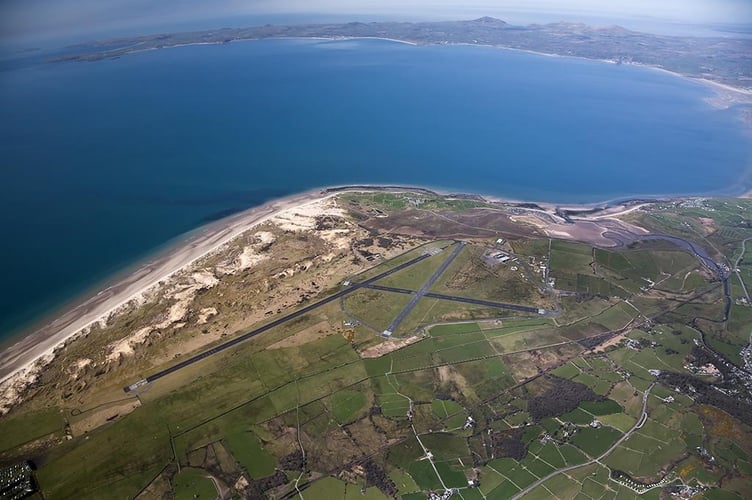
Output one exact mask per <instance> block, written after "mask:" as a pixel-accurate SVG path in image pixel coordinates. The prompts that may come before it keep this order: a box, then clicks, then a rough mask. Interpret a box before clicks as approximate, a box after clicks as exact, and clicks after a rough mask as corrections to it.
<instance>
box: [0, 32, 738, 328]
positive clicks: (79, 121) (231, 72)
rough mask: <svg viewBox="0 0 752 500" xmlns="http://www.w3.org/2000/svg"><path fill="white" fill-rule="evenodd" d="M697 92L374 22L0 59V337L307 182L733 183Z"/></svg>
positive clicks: (527, 189) (710, 188)
mask: <svg viewBox="0 0 752 500" xmlns="http://www.w3.org/2000/svg"><path fill="white" fill-rule="evenodd" d="M711 95H712V92H711V91H710V90H709V89H708V88H707V87H705V86H703V85H700V84H698V83H696V82H692V81H689V80H686V79H682V78H678V77H675V76H672V75H669V74H665V73H662V72H658V71H655V70H652V69H647V68H637V67H631V66H628V65H614V64H607V63H601V62H597V61H586V60H577V59H570V58H558V57H546V56H540V55H533V54H528V53H522V52H515V51H506V50H499V49H494V48H488V47H469V46H420V47H418V46H411V45H407V44H400V43H392V42H387V41H380V40H346V41H325V40H265V41H250V42H241V43H230V44H226V45H194V46H186V47H179V48H172V49H166V50H158V51H147V52H142V53H136V54H131V55H128V56H126V57H123V58H120V59H116V60H103V61H97V62H93V63H54V64H53V63H49V64H37V65H33V66H30V67H19V68H15V69H6V70H5V71H0V117H2V120H0V160H1V165H0V228H2V231H3V238H2V242H3V243H2V245H0V262H2V263H3V273H2V280H1V281H0V284H1V285H2V286H0V337H2V336H7V335H9V334H11V333H12V332H13V331H16V330H17V329H18V328H20V327H22V326H23V325H27V324H28V323H29V322H30V321H32V320H34V319H35V318H39V317H40V315H42V314H44V313H46V312H48V311H50V310H51V309H52V308H54V307H55V306H57V305H59V304H61V303H62V302H63V301H65V300H66V299H69V298H71V297H73V296H76V295H77V294H80V293H82V292H83V291H84V290H86V289H87V288H89V287H91V286H93V285H94V284H96V283H98V282H101V281H102V280H104V279H105V278H107V276H110V275H111V274H112V273H114V272H116V271H117V270H119V269H122V268H123V267H124V266H127V265H129V264H132V263H133V262H135V261H137V260H139V259H142V258H144V257H146V256H147V255H149V253H150V252H153V251H154V250H155V249H156V248H158V247H160V246H161V245H164V244H165V243H166V242H168V241H170V240H171V239H172V238H176V237H178V236H179V235H181V234H184V233H185V232H187V231H190V230H192V229H195V228H196V227H198V226H201V225H202V224H205V223H206V222H208V221H210V220H213V219H215V218H217V217H221V216H223V215H226V214H228V213H232V212H233V211H238V210H242V209H245V208H249V207H252V206H256V205H259V204H262V203H263V202H265V201H267V200H269V199H272V198H276V197H280V196H284V195H288V194H292V193H296V192H300V191H304V190H308V189H311V188H315V187H320V186H329V185H343V184H402V185H419V186H426V187H432V188H436V189H442V190H447V191H453V192H477V193H481V194H488V195H495V196H503V197H509V198H515V199H524V200H541V201H553V202H562V203H586V202H596V201H603V200H610V199H617V198H626V197H631V196H651V195H652V196H655V195H665V194H713V193H716V194H718V193H720V194H738V193H739V192H741V191H743V190H744V189H745V188H746V187H747V186H748V181H749V170H750V165H751V163H752V162H751V155H750V152H751V149H750V139H749V136H748V135H746V134H747V132H745V131H744V130H743V129H742V126H741V124H740V122H739V121H738V120H737V119H736V116H735V113H734V110H717V109H714V108H712V107H711V106H710V105H708V104H707V103H706V102H705V101H704V98H706V97H709V96H711Z"/></svg>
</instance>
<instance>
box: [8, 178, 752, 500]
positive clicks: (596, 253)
mask: <svg viewBox="0 0 752 500" xmlns="http://www.w3.org/2000/svg"><path fill="white" fill-rule="evenodd" d="M748 241H752V202H750V200H749V199H744V198H728V199H721V198H718V199H713V198H676V199H666V200H651V201H640V200H635V201H628V202H624V203H622V204H618V205H615V206H608V207H605V206H590V207H575V206H572V207H568V208H562V207H557V206H552V205H545V204H540V203H539V204H536V203H521V202H510V201H503V200H490V199H486V198H483V197H481V196H476V195H448V194H437V193H434V192H431V191H427V190H420V189H396V188H381V189H378V188H348V189H330V190H327V191H324V192H320V193H309V194H306V195H304V196H301V197H296V198H293V199H288V200H284V201H282V202H279V203H275V204H271V205H269V206H266V207H263V208H261V209H259V210H257V211H255V212H248V213H245V214H239V215H237V216H234V217H233V218H231V219H227V220H224V221H218V222H217V223H215V224H214V225H212V226H209V227H207V228H206V229H205V230H202V232H199V234H198V235H196V239H194V240H193V241H192V242H191V243H189V244H188V246H187V247H186V248H183V249H180V248H178V249H175V250H174V251H173V252H172V253H170V254H166V255H164V256H162V257H161V258H160V260H159V261H158V263H156V264H152V266H151V267H149V269H150V270H152V272H150V273H146V274H145V275H144V273H143V272H142V271H137V272H136V275H135V278H133V277H132V278H129V279H127V280H126V281H125V282H124V284H123V285H122V286H117V285H115V286H113V287H112V288H111V289H110V290H109V293H108V294H107V295H106V296H105V297H104V298H102V299H96V298H95V299H94V301H92V302H90V303H88V304H84V305H83V306H82V307H81V308H80V309H78V311H77V310H73V311H71V312H70V314H69V315H68V316H67V319H66V321H65V324H62V325H61V324H59V323H58V324H56V325H51V326H50V328H49V329H48V330H47V331H45V332H44V336H45V338H46V339H49V340H48V343H47V344H45V345H44V346H43V347H44V349H41V348H40V349H36V350H35V349H34V348H33V347H30V346H28V345H25V344H20V345H19V346H18V348H17V351H16V355H15V360H14V359H10V358H6V359H4V360H3V366H2V369H3V374H4V376H7V377H6V379H5V380H4V382H3V383H2V386H0V387H2V398H3V399H2V411H3V413H4V415H3V416H2V417H0V461H2V462H3V463H7V464H12V463H17V462H19V461H23V460H32V461H33V463H34V464H35V466H36V467H37V470H36V471H35V472H33V477H34V480H35V481H36V484H37V486H38V493H36V495H37V496H38V497H39V498H42V497H43V498H70V497H76V498H103V497H107V498H134V497H135V498H214V497H220V498H340V497H341V498H351V497H352V498H359V497H361V496H365V497H368V498H384V497H387V498H395V497H400V498H406V499H417V498H426V497H429V496H430V495H442V494H447V492H449V493H451V494H452V495H457V497H460V498H493V499H496V498H498V499H502V498H518V497H521V496H526V498H527V497H529V498H548V497H550V496H552V495H553V494H554V492H555V495H556V496H557V497H559V498H575V497H578V496H582V495H587V496H589V497H591V498H596V497H597V498H602V497H608V498H615V497H618V498H632V497H636V496H642V497H650V498H659V497H661V496H665V495H675V496H692V495H701V496H703V497H705V498H744V496H745V493H746V492H748V491H750V489H752V461H751V459H750V457H752V432H750V425H752V421H751V420H750V415H752V394H751V393H750V390H751V389H752V387H751V386H750V375H749V373H750V372H751V371H752V365H751V363H752V347H750V345H749V341H750V333H752V332H750V324H752V308H750V300H749V294H748V289H749V288H750V287H752V271H751V270H752V264H750V262H749V255H748V252H749V248H748V247H747V242H748ZM40 335H41V334H40ZM432 498H433V497H432Z"/></svg>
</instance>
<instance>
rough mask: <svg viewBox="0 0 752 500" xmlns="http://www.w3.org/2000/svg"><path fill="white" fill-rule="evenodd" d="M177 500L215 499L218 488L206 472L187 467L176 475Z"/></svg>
mask: <svg viewBox="0 0 752 500" xmlns="http://www.w3.org/2000/svg"><path fill="white" fill-rule="evenodd" d="M174 481H175V483H174V488H175V500H190V499H214V498H216V497H217V489H216V488H215V487H214V483H213V482H212V481H211V479H209V478H207V477H206V473H205V472H204V471H202V470H199V469H190V468H186V469H183V470H182V471H180V473H179V474H178V475H176V476H175V480H174Z"/></svg>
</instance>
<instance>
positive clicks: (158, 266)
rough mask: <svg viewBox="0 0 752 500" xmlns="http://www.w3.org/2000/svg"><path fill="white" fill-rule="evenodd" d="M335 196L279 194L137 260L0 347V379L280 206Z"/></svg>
mask: <svg viewBox="0 0 752 500" xmlns="http://www.w3.org/2000/svg"><path fill="white" fill-rule="evenodd" d="M332 196H335V194H334V193H329V194H327V193H324V192H322V191H320V190H317V191H311V192H307V193H303V194H299V195H295V196H291V197H287V198H281V199H277V200H274V201H272V202H269V203H267V204H264V205H262V206H260V207H256V208H252V209H249V210H246V211H244V212H240V213H238V214H235V215H232V216H230V217H227V218H225V219H222V220H219V221H216V222H214V223H211V224H209V225H207V226H204V227H203V228H199V229H197V230H196V231H194V233H195V234H194V235H192V236H191V237H190V238H189V240H188V241H187V243H186V244H185V245H181V246H179V247H177V248H175V249H173V250H171V251H169V252H167V253H165V254H164V255H162V256H159V257H157V258H156V259H154V260H151V261H149V262H147V263H145V264H144V265H142V266H140V267H139V268H138V269H137V270H136V271H135V272H133V273H131V274H130V275H128V276H126V277H125V278H124V279H122V280H121V281H119V282H118V283H116V284H114V285H112V286H110V287H108V288H106V289H104V290H101V291H100V292H98V293H97V294H96V295H94V296H92V297H89V298H88V299H86V300H84V301H83V302H82V303H80V304H79V305H77V306H75V307H73V308H72V309H71V310H69V311H67V312H65V313H63V314H61V315H60V316H58V317H56V318H55V319H54V320H52V321H51V322H49V323H48V324H46V325H44V326H43V327H41V328H38V329H37V330H35V331H32V332H31V333H27V334H24V335H23V336H22V337H21V338H19V339H18V341H17V342H16V343H14V344H12V345H10V346H9V347H7V348H6V349H4V350H3V351H2V352H0V384H3V383H4V382H6V381H9V382H10V381H12V380H11V379H15V378H18V377H25V376H30V375H32V374H33V373H32V372H34V371H35V370H38V369H40V368H41V366H42V365H44V364H45V362H46V361H49V360H50V359H51V358H52V355H53V352H54V351H55V349H56V348H57V347H59V346H61V345H63V344H64V343H65V342H66V341H67V340H69V339H71V338H73V337H75V336H76V335H78V334H80V333H82V332H84V331H86V330H87V329H88V328H90V327H91V326H92V325H93V324H95V323H97V322H102V321H106V320H107V318H108V317H110V315H112V314H115V313H117V311H118V310H119V309H121V308H124V307H126V306H128V305H129V303H132V302H133V301H137V300H138V299H139V298H140V297H141V296H142V295H143V294H144V292H146V291H147V290H149V289H150V288H152V287H154V286H157V285H158V284H159V282H160V281H162V280H165V279H167V278H169V277H170V276H172V275H173V274H175V273H177V272H178V271H180V270H182V269H185V268H186V267H188V266H190V265H191V264H192V263H194V262H196V261H197V260H198V259H201V258H202V257H205V256H206V255H208V254H210V253H212V252H213V251H215V250H217V249H218V248H220V247H222V246H223V245H225V244H227V243H228V242H230V241H231V240H233V239H234V238H236V237H237V236H239V235H241V234H243V233H245V232H246V231H248V230H250V229H252V228H253V227H255V226H257V225H259V224H261V223H263V222H265V221H267V220H268V219H270V218H272V217H274V216H275V215H276V214H278V213H279V212H282V211H284V210H289V209H291V208H295V207H299V206H302V205H306V204H309V203H313V202H317V201H321V200H324V199H327V198H331V197H332Z"/></svg>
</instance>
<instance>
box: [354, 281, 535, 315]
mask: <svg viewBox="0 0 752 500" xmlns="http://www.w3.org/2000/svg"><path fill="white" fill-rule="evenodd" d="M363 288H368V289H370V290H379V291H381V292H393V293H401V294H404V295H415V294H417V293H418V292H416V291H415V290H410V289H409V288H397V287H391V286H383V285H374V284H370V285H363ZM424 297H430V298H432V299H441V300H451V301H453V302H463V303H465V304H475V305H479V306H486V307H493V308H496V309H511V310H512V311H521V312H528V313H537V312H538V308H536V307H530V306H521V305H518V304H508V303H506V302H495V301H493V300H483V299H471V298H468V297H458V296H456V295H445V294H443V293H431V292H427V293H425V294H424Z"/></svg>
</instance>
